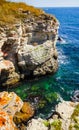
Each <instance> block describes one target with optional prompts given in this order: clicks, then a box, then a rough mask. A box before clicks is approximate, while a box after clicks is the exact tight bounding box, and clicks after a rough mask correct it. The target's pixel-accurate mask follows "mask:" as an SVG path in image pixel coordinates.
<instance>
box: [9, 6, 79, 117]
mask: <svg viewBox="0 0 79 130" xmlns="http://www.w3.org/2000/svg"><path fill="white" fill-rule="evenodd" d="M43 9H44V11H45V12H47V13H50V14H54V15H55V16H56V17H57V18H58V20H59V21H60V29H59V35H60V36H61V37H62V38H63V39H64V40H65V42H63V43H59V42H57V50H58V62H59V69H58V71H57V73H56V74H55V75H54V76H52V75H51V76H47V77H43V78H41V79H39V80H35V81H28V82H27V81H26V82H24V83H22V84H21V85H20V86H18V87H17V88H15V89H10V90H9V91H15V92H16V93H17V94H18V95H19V96H20V97H21V98H22V99H23V100H24V99H26V100H28V101H30V102H31V103H32V104H33V105H34V106H35V108H36V109H37V113H36V115H38V116H41V117H47V116H49V115H50V114H51V113H52V111H53V110H54V107H55V104H57V103H58V102H59V101H62V99H64V100H70V97H71V95H72V93H73V91H74V90H76V89H79V8H43Z"/></svg>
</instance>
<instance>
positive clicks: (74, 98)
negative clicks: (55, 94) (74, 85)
mask: <svg viewBox="0 0 79 130" xmlns="http://www.w3.org/2000/svg"><path fill="white" fill-rule="evenodd" d="M71 100H72V101H73V102H79V90H76V91H74V93H73V96H72V97H71Z"/></svg>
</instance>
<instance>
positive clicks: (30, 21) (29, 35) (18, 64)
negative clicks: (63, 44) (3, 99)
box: [0, 12, 59, 86]
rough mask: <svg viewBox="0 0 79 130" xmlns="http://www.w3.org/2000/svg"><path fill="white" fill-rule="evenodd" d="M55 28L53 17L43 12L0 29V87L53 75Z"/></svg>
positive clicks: (54, 66) (55, 61) (55, 66)
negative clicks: (22, 80)
mask: <svg viewBox="0 0 79 130" xmlns="http://www.w3.org/2000/svg"><path fill="white" fill-rule="evenodd" d="M22 13H23V12H22ZM58 26H59V23H58V21H57V19H56V18H55V17H54V16H52V15H48V14H45V13H43V14H41V15H39V16H38V17H37V16H32V15H30V16H29V17H28V18H24V20H23V22H22V23H21V22H18V23H16V24H13V25H12V26H8V25H6V26H4V27H0V84H1V85H3V86H5V85H7V86H9V85H13V84H15V83H16V82H18V81H20V79H23V78H25V77H26V78H28V77H34V76H41V75H46V74H50V73H55V72H56V70H57V68H58V62H57V51H56V46H55V45H56V40H57V33H58Z"/></svg>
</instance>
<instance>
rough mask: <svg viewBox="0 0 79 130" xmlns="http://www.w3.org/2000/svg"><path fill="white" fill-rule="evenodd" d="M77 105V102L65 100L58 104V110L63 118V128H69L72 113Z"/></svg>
mask: <svg viewBox="0 0 79 130" xmlns="http://www.w3.org/2000/svg"><path fill="white" fill-rule="evenodd" d="M76 105H77V103H73V102H69V101H64V102H62V103H59V104H58V105H57V106H56V111H57V112H58V113H59V114H60V116H61V119H62V120H61V121H62V128H63V130H69V127H70V124H71V120H72V115H73V113H74V110H75V108H76Z"/></svg>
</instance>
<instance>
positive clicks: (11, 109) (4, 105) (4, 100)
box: [0, 91, 23, 116]
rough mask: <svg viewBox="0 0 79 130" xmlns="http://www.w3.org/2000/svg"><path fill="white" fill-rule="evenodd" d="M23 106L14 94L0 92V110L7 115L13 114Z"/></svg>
mask: <svg viewBox="0 0 79 130" xmlns="http://www.w3.org/2000/svg"><path fill="white" fill-rule="evenodd" d="M22 106H23V101H22V100H21V99H20V97H18V96H17V95H16V94H15V93H14V92H10V93H8V92H5V91H4V92H1V93H0V109H3V110H4V111H5V112H7V113H8V114H9V115H12V116H14V114H15V113H16V112H18V111H20V109H21V108H22Z"/></svg>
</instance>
